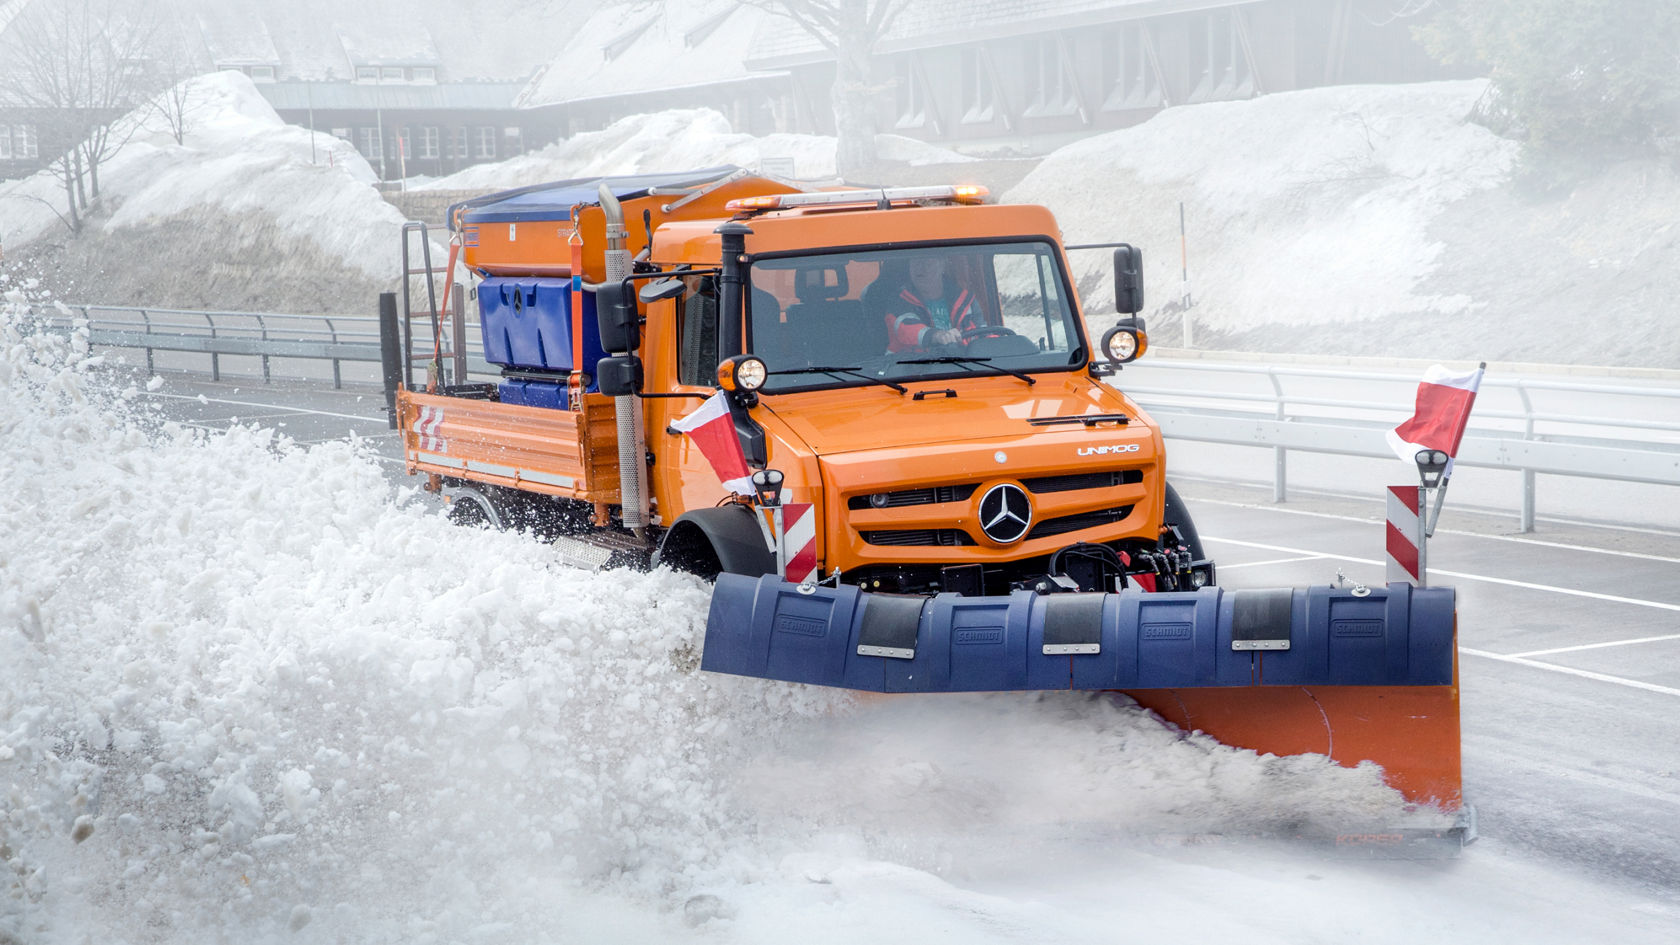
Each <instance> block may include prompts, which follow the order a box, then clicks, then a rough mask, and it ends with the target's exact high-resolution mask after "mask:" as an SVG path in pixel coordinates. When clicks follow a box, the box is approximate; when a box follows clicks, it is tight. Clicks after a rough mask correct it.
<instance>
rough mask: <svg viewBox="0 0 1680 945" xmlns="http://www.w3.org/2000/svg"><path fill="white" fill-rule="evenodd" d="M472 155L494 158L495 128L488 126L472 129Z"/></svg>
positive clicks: (481, 157)
mask: <svg viewBox="0 0 1680 945" xmlns="http://www.w3.org/2000/svg"><path fill="white" fill-rule="evenodd" d="M473 132H474V135H473V146H474V147H473V157H475V158H480V159H484V158H494V157H495V156H496V129H494V128H489V127H482V128H474V129H473Z"/></svg>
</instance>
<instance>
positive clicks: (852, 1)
mask: <svg viewBox="0 0 1680 945" xmlns="http://www.w3.org/2000/svg"><path fill="white" fill-rule="evenodd" d="M740 2H741V3H742V5H744V6H752V7H758V8H759V9H762V10H767V11H769V12H771V13H776V14H780V15H782V16H785V17H787V18H789V19H791V20H793V21H794V22H795V23H797V24H799V26H800V28H801V29H803V30H805V32H807V33H809V34H811V36H813V37H815V38H816V40H817V41H818V42H819V43H822V45H823V47H824V48H826V49H828V50H829V51H830V52H832V53H833V54H834V63H835V73H834V91H833V100H834V129H835V134H836V136H837V137H838V139H839V141H838V144H837V146H836V154H835V160H836V163H837V164H838V165H839V170H840V174H841V176H842V177H845V176H853V175H858V174H868V173H869V172H870V171H871V170H873V168H874V167H875V164H876V162H877V160H878V159H877V156H876V153H875V105H874V102H872V101H871V98H872V96H873V91H874V87H873V86H872V85H871V82H870V71H871V68H870V66H871V60H872V58H873V57H874V53H875V43H876V42H878V41H879V40H880V39H881V37H882V36H884V35H885V34H886V32H887V30H888V29H889V28H891V26H892V23H893V20H894V18H896V17H897V16H898V14H899V13H900V12H902V11H903V10H904V8H905V7H906V6H908V5H909V3H910V0H740Z"/></svg>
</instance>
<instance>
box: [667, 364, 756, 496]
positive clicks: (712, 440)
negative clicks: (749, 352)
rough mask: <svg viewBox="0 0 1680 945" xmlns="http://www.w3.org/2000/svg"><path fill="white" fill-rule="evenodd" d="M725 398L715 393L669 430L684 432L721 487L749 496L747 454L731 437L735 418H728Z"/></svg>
mask: <svg viewBox="0 0 1680 945" xmlns="http://www.w3.org/2000/svg"><path fill="white" fill-rule="evenodd" d="M728 398H729V395H728V394H726V393H724V392H723V391H721V390H720V391H718V392H717V393H715V394H713V395H712V396H710V397H708V398H707V399H706V402H705V403H703V404H701V405H700V408H699V409H698V410H696V411H694V412H693V413H691V414H689V415H688V416H686V417H683V418H682V419H681V420H677V421H675V422H673V423H672V424H671V429H673V430H676V431H678V432H680V433H686V434H688V436H689V439H691V440H693V441H694V445H695V446H698V447H700V453H701V455H703V456H705V457H706V462H708V463H711V464H712V471H713V472H715V473H717V477H718V479H719V481H721V482H722V483H723V485H724V488H726V489H729V490H730V491H732V492H734V493H735V494H736V495H748V496H750V495H752V494H753V484H752V470H751V469H749V468H747V454H745V453H743V452H742V451H741V440H740V437H738V436H736V435H735V419H734V418H733V417H731V416H730V415H729V400H728Z"/></svg>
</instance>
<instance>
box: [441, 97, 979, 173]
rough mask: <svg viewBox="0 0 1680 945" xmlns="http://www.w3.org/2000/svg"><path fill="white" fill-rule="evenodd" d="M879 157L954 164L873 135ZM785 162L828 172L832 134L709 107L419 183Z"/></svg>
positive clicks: (956, 159) (940, 152) (951, 158)
mask: <svg viewBox="0 0 1680 945" xmlns="http://www.w3.org/2000/svg"><path fill="white" fill-rule="evenodd" d="M876 147H877V149H878V150H879V152H880V155H881V157H882V158H883V159H886V160H889V161H895V162H899V163H902V164H910V165H923V164H960V163H965V162H967V161H970V160H972V159H971V158H967V157H964V156H963V155H960V154H957V153H956V152H954V151H948V150H946V149H944V148H939V147H935V146H933V145H930V144H926V143H924V142H921V141H917V140H915V139H913V138H905V137H902V136H900V135H877V136H876ZM783 162H791V166H792V169H793V173H792V176H794V177H796V178H802V179H812V178H831V177H833V176H834V173H835V164H834V139H833V138H832V137H827V136H824V135H796V134H773V135H765V136H762V137H759V136H755V135H750V134H744V133H740V132H736V131H733V130H731V129H730V127H729V121H728V119H726V118H724V117H723V115H722V114H721V113H719V112H717V111H714V110H713V109H710V108H693V109H676V110H673V111H668V112H660V113H658V114H655V115H632V116H630V117H628V118H623V119H620V120H619V121H616V122H614V123H613V124H612V125H610V126H609V127H607V128H605V129H603V130H601V131H590V132H584V133H582V134H578V135H574V136H572V137H571V138H568V139H566V140H564V141H560V142H557V143H555V144H552V145H549V146H548V147H546V148H543V149H541V150H538V151H532V152H530V153H528V154H522V155H520V156H519V157H516V158H511V159H509V160H506V161H501V162H498V163H495V164H480V165H476V166H473V167H469V168H467V169H466V170H463V171H460V172H458V173H455V174H451V175H449V176H448V177H442V178H438V179H436V180H432V181H428V182H426V183H425V184H422V185H421V187H420V189H428V190H506V189H510V188H514V187H524V186H526V185H529V184H540V183H544V182H546V181H553V180H566V179H569V178H573V177H592V176H595V175H598V174H645V173H654V172H660V171H681V170H688V169H692V168H698V167H715V166H717V165H719V164H736V165H739V166H741V167H747V168H753V169H755V170H756V169H759V168H763V167H766V166H769V167H772V168H774V167H776V166H780V165H782V164H783Z"/></svg>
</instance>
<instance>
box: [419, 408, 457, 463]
mask: <svg viewBox="0 0 1680 945" xmlns="http://www.w3.org/2000/svg"><path fill="white" fill-rule="evenodd" d="M441 426H443V408H442V407H421V408H420V415H419V416H417V417H415V418H414V426H413V430H414V434H415V436H416V437H417V438H418V439H419V441H420V444H419V447H420V449H423V450H429V451H431V452H433V453H442V452H444V451H446V450H447V449H448V448H449V444H448V443H447V442H445V441H444V439H443V438H442V437H440V436H438V428H439V427H441Z"/></svg>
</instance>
